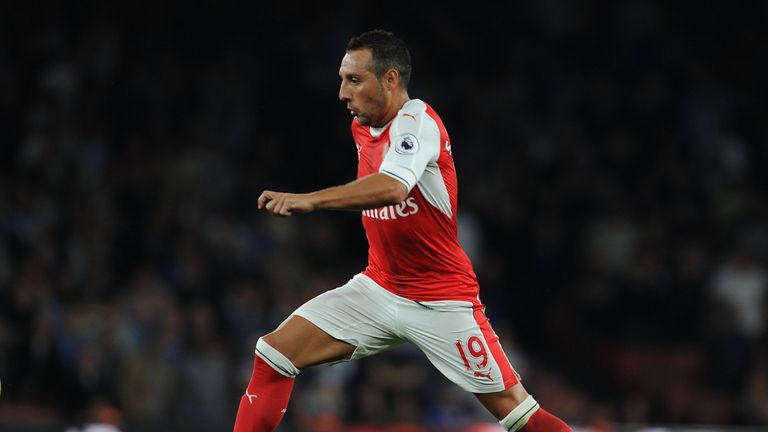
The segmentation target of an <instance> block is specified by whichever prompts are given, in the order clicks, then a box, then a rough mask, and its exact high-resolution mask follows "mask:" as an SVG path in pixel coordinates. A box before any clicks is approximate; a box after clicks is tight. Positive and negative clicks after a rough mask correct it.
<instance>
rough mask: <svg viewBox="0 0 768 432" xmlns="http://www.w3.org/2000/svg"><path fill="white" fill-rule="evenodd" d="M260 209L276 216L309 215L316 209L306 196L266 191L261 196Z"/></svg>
mask: <svg viewBox="0 0 768 432" xmlns="http://www.w3.org/2000/svg"><path fill="white" fill-rule="evenodd" d="M259 208H260V209H265V210H267V211H268V212H270V213H272V214H273V215H275V216H284V217H287V216H290V215H292V214H293V212H298V213H307V212H311V211H313V210H314V209H315V206H314V204H313V203H312V202H311V201H310V199H309V198H307V196H306V195H304V194H292V193H286V192H273V191H268V190H266V191H264V192H262V193H261V196H259Z"/></svg>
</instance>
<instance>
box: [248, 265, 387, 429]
mask: <svg viewBox="0 0 768 432" xmlns="http://www.w3.org/2000/svg"><path fill="white" fill-rule="evenodd" d="M364 282H365V279H364V278H361V277H360V275H358V276H356V277H354V278H353V279H352V280H350V281H349V282H348V283H347V284H345V285H344V286H342V287H340V288H337V289H335V290H331V291H327V292H325V293H323V294H321V295H319V296H317V297H315V298H314V299H312V300H310V301H308V302H307V303H305V304H304V305H302V306H301V307H300V308H299V309H297V310H296V311H295V312H294V313H293V314H292V315H291V316H290V317H289V318H288V319H287V320H286V321H285V322H283V323H282V324H281V325H280V326H279V327H278V328H277V330H275V331H274V332H272V333H270V334H268V335H266V336H264V337H262V338H260V339H259V341H258V343H257V344H256V360H255V362H254V371H253V375H252V377H251V381H250V383H249V384H248V388H247V391H246V393H245V394H244V395H243V397H242V398H241V401H240V408H239V410H238V413H237V419H236V421H235V432H257V431H258V432H263V431H273V430H274V429H275V428H276V427H277V424H278V423H279V422H280V420H281V419H282V417H283V414H284V413H285V410H286V407H287V405H288V400H289V398H290V394H291V390H292V388H293V380H294V377H295V376H296V375H297V374H298V373H299V370H300V369H302V368H306V367H309V366H313V365H316V364H322V363H329V362H335V361H339V360H347V359H351V358H362V357H366V356H368V355H372V354H375V353H376V352H379V351H383V350H385V349H387V348H389V347H391V346H393V345H395V344H397V343H400V342H401V340H400V339H399V338H398V337H397V336H396V335H394V334H393V333H392V332H391V331H390V329H391V328H393V326H392V325H391V323H392V322H393V318H394V310H393V308H391V307H388V305H387V304H386V300H387V299H386V298H382V297H381V293H379V292H378V289H377V290H373V289H372V288H371V286H368V285H367V284H366V283H364Z"/></svg>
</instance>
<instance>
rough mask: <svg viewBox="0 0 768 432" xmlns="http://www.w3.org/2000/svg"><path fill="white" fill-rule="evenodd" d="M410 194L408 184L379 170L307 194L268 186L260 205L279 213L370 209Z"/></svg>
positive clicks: (274, 213) (392, 202)
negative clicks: (270, 189)
mask: <svg viewBox="0 0 768 432" xmlns="http://www.w3.org/2000/svg"><path fill="white" fill-rule="evenodd" d="M407 196H408V188H407V186H406V185H404V184H403V183H402V182H401V181H399V180H396V179H394V178H392V177H391V176H389V175H387V174H382V173H376V174H371V175H368V176H365V177H363V178H359V179H357V180H355V181H353V182H350V183H347V184H345V185H341V186H334V187H330V188H327V189H323V190H319V191H316V192H311V193H306V194H295V193H286V192H274V191H269V190H266V191H264V192H263V193H262V194H261V196H259V202H258V204H259V208H260V209H265V210H267V211H269V212H270V213H272V214H273V215H275V216H290V215H292V214H293V213H294V212H298V213H308V212H311V211H315V210H368V209H375V208H379V207H384V206H388V205H392V204H397V203H399V202H401V201H403V200H404V199H405V198H406V197H407Z"/></svg>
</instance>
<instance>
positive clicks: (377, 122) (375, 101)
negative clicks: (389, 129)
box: [355, 81, 388, 128]
mask: <svg viewBox="0 0 768 432" xmlns="http://www.w3.org/2000/svg"><path fill="white" fill-rule="evenodd" d="M378 84H379V88H378V91H377V92H376V96H374V97H373V98H371V100H370V104H369V105H370V106H371V109H370V110H366V111H367V112H369V113H370V112H377V113H378V117H379V118H377V119H374V115H372V114H371V115H366V114H363V113H362V112H361V111H357V116H356V117H355V118H356V119H357V123H358V124H359V125H360V126H372V127H377V128H378V127H382V126H384V124H385V122H384V121H383V119H382V118H381V117H382V115H383V114H384V113H386V111H387V103H388V100H387V95H386V94H385V93H384V85H382V83H381V81H379V82H378Z"/></svg>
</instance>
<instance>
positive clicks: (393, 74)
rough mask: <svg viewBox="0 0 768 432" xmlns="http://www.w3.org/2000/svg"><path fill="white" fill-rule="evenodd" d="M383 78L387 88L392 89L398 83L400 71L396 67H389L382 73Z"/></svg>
mask: <svg viewBox="0 0 768 432" xmlns="http://www.w3.org/2000/svg"><path fill="white" fill-rule="evenodd" d="M384 80H385V81H386V83H387V86H389V89H390V90H394V89H395V88H396V87H397V86H399V85H400V73H399V72H398V71H397V69H394V68H393V69H390V70H388V71H387V72H386V73H385V74H384Z"/></svg>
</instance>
